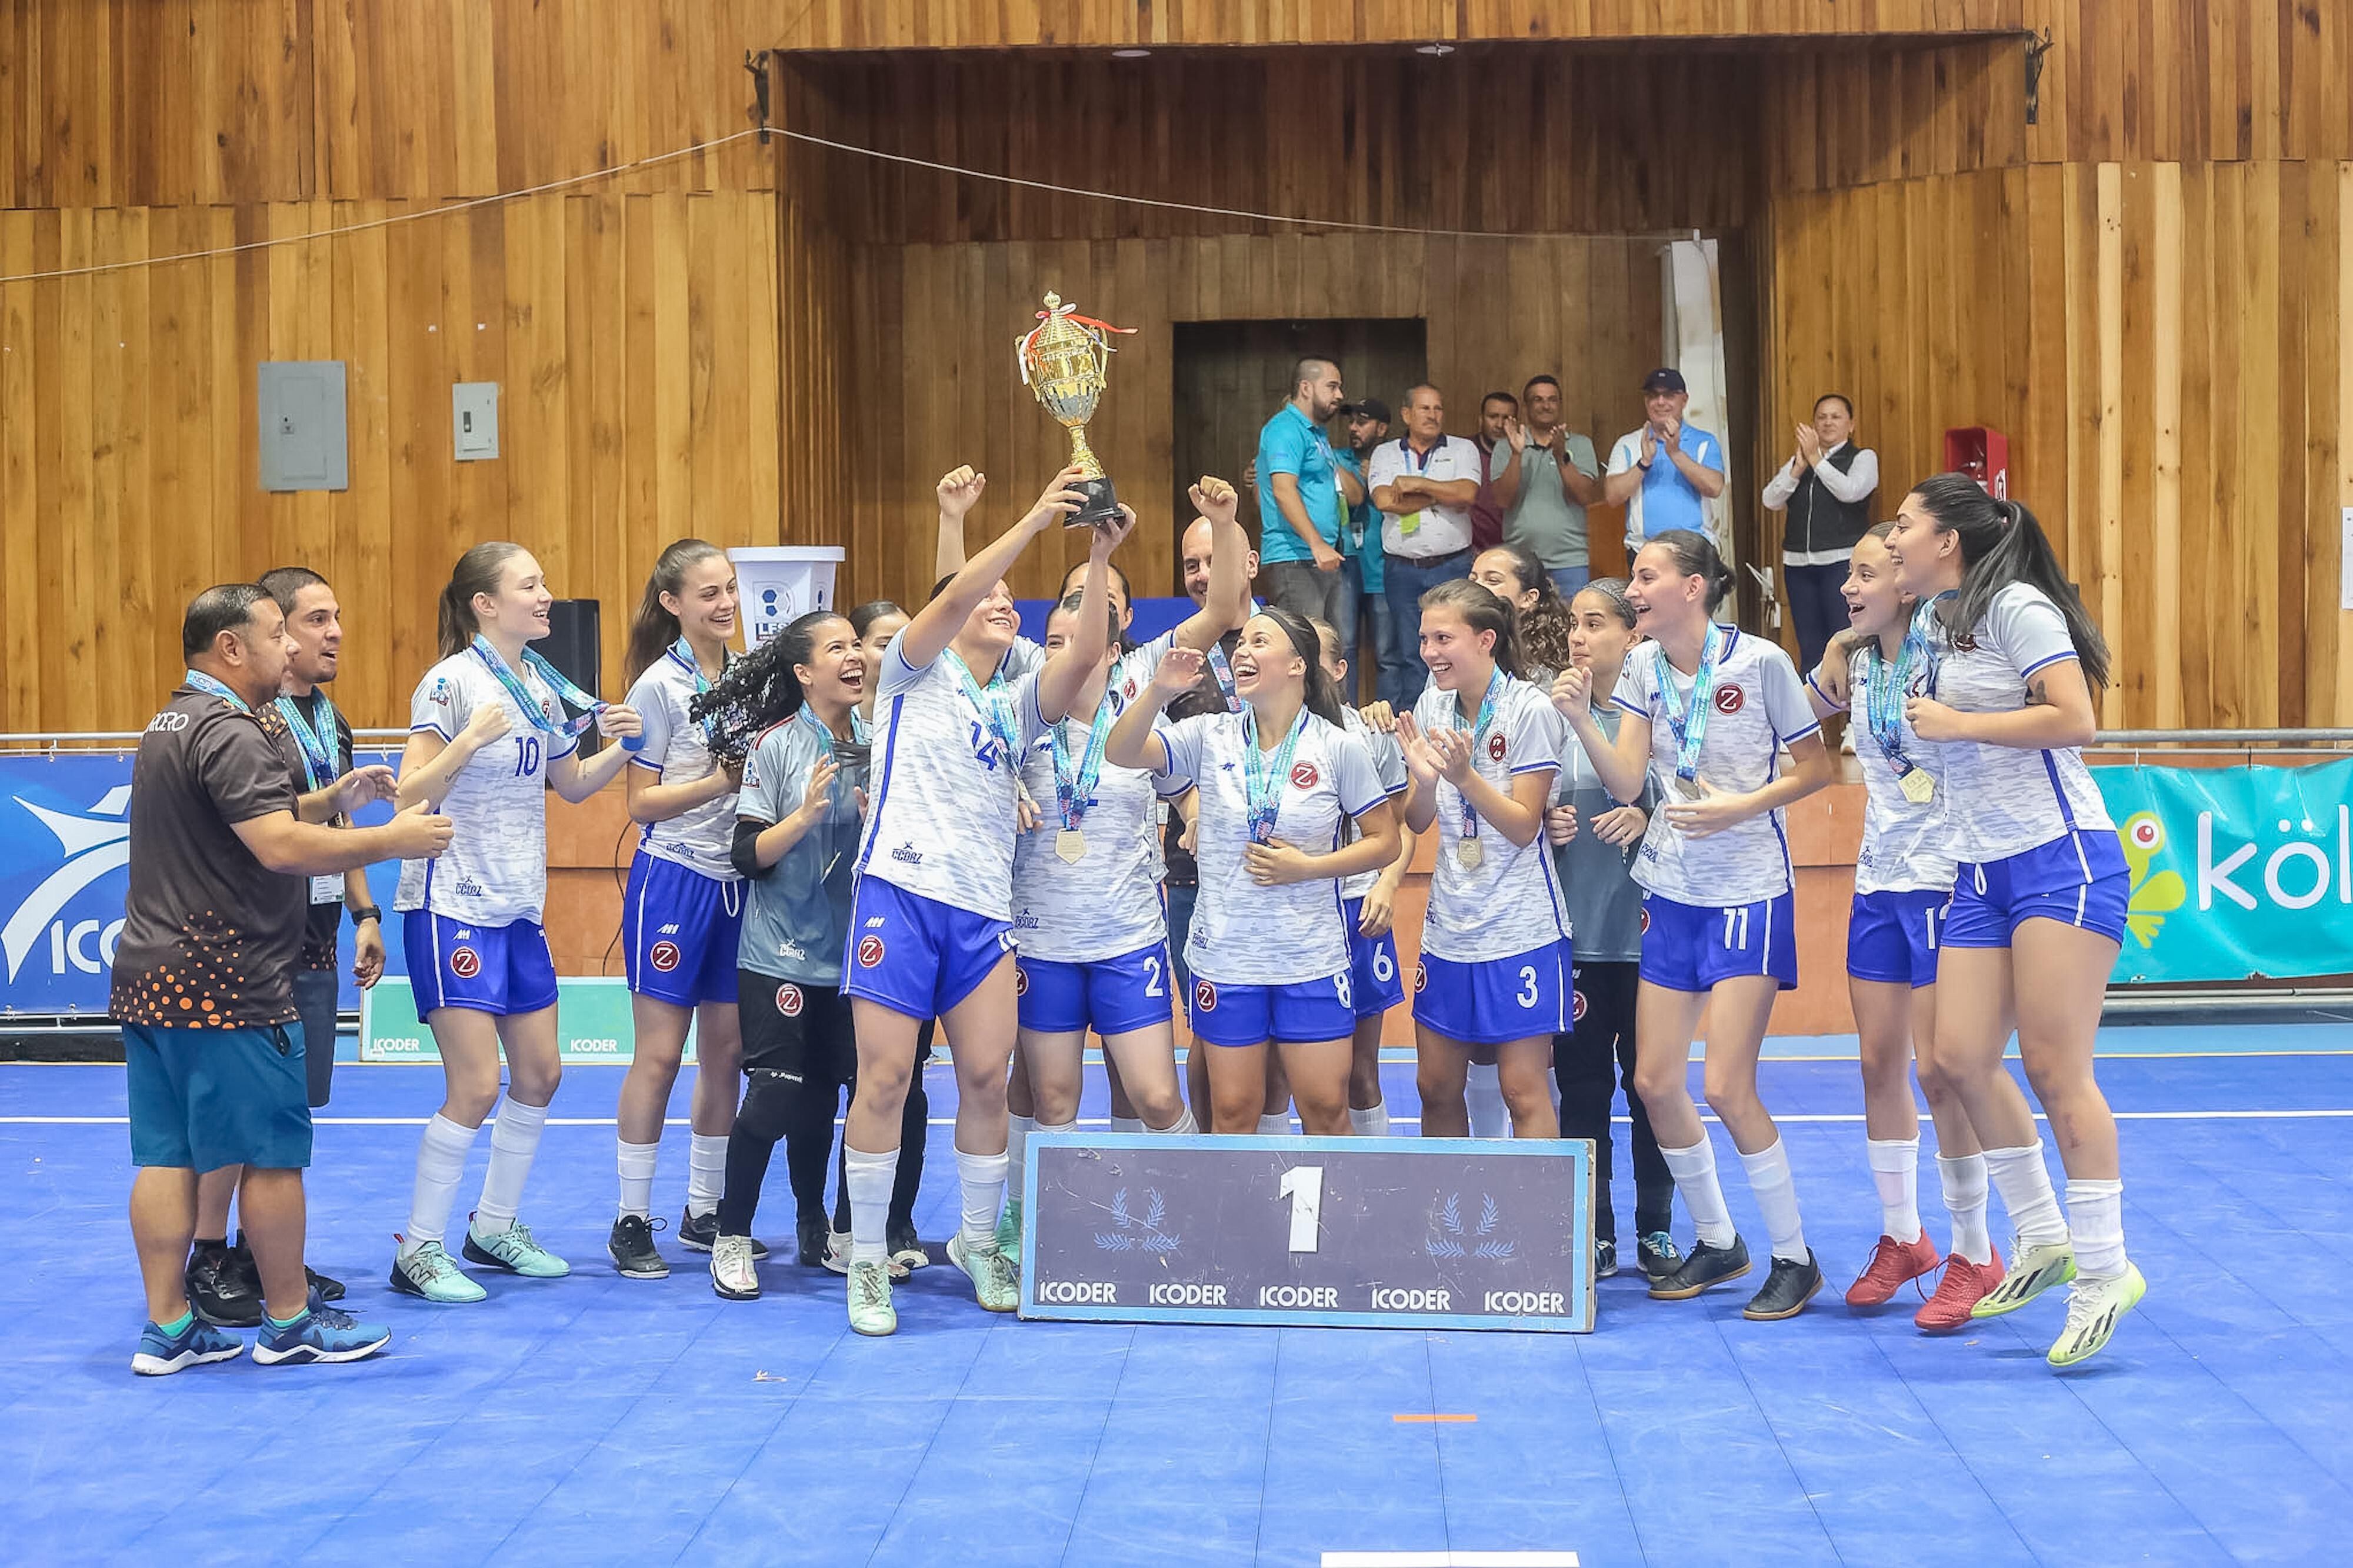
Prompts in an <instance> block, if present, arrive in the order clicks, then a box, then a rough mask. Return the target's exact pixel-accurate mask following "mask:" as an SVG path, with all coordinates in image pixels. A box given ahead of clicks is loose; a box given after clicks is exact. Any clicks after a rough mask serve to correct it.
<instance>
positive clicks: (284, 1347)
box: [253, 1290, 392, 1366]
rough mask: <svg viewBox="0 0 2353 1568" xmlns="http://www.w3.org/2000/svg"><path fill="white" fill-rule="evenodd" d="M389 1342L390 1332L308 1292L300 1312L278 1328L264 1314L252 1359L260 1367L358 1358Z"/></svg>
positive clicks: (376, 1350)
mask: <svg viewBox="0 0 2353 1568" xmlns="http://www.w3.org/2000/svg"><path fill="white" fill-rule="evenodd" d="M391 1342H392V1331H391V1330H390V1329H385V1328H379V1327H377V1326H376V1325H375V1324H374V1323H363V1322H361V1321H358V1320H357V1319H355V1318H353V1316H352V1315H351V1314H350V1313H349V1312H346V1311H344V1310H342V1309H341V1308H337V1307H330V1306H328V1305H327V1304H326V1303H325V1302H324V1301H322V1300H319V1293H318V1292H317V1291H315V1290H313V1291H312V1292H311V1301H310V1305H309V1307H308V1308H307V1309H306V1310H304V1311H303V1313H302V1315H301V1317H299V1318H297V1319H295V1320H294V1321H292V1322H290V1323H288V1324H287V1325H286V1326H285V1327H283V1328H280V1327H279V1326H278V1325H277V1324H276V1323H273V1322H271V1321H269V1318H268V1317H267V1316H264V1317H263V1319H262V1320H261V1337H260V1338H259V1340H256V1341H255V1342H254V1345H253V1359H254V1360H255V1361H256V1362H258V1363H260V1364H261V1365H263V1366H277V1365H280V1363H303V1362H314V1361H359V1360H362V1359H364V1358H365V1357H367V1356H372V1355H374V1354H375V1352H378V1351H380V1350H382V1349H384V1347H385V1346H386V1345H388V1344H390V1343H391Z"/></svg>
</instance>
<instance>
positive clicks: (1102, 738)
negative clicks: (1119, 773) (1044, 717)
mask: <svg viewBox="0 0 2353 1568" xmlns="http://www.w3.org/2000/svg"><path fill="white" fill-rule="evenodd" d="M1118 713H1119V707H1118V703H1117V701H1116V700H1115V693H1114V692H1113V690H1112V689H1111V688H1110V687H1108V686H1106V687H1105V688H1104V689H1103V700H1102V701H1101V702H1098V703H1097V704H1095V720H1094V729H1093V731H1092V733H1090V734H1089V735H1088V736H1087V749H1086V752H1084V754H1083V755H1082V756H1081V757H1080V759H1079V763H1078V766H1077V768H1076V769H1075V770H1073V769H1072V768H1071V735H1070V731H1071V721H1069V720H1068V719H1065V720H1063V721H1060V723H1058V724H1056V725H1055V726H1054V804H1055V805H1056V806H1057V807H1059V808H1060V811H1061V814H1062V826H1064V827H1067V828H1071V829H1072V830H1075V829H1076V828H1077V827H1078V826H1079V823H1080V820H1081V819H1082V818H1083V817H1084V816H1086V814H1087V807H1088V806H1090V805H1093V804H1094V798H1095V782H1096V781H1097V780H1098V779H1100V778H1102V777H1103V748H1104V747H1105V746H1106V745H1108V744H1110V742H1111V726H1112V721H1113V719H1114V718H1115V717H1117V715H1118Z"/></svg>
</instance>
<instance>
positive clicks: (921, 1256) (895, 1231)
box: [883, 1225, 932, 1279]
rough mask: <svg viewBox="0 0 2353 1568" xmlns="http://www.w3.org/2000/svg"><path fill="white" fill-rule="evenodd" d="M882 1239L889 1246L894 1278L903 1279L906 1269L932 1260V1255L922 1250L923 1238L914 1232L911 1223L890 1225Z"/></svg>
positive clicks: (917, 1266)
mask: <svg viewBox="0 0 2353 1568" xmlns="http://www.w3.org/2000/svg"><path fill="white" fill-rule="evenodd" d="M883 1241H884V1245H885V1246H886V1247H889V1248H890V1252H891V1272H892V1275H893V1276H894V1277H896V1278H900V1279H903V1278H905V1277H906V1274H907V1271H908V1270H910V1269H914V1268H923V1266H924V1265H925V1264H927V1263H929V1262H931V1260H932V1255H931V1254H930V1253H928V1252H926V1251H924V1250H923V1239H922V1237H918V1236H917V1235H916V1234H915V1227H914V1226H913V1225H894V1226H892V1227H891V1228H890V1230H889V1231H888V1232H887V1233H886V1234H885V1236H884V1237H883Z"/></svg>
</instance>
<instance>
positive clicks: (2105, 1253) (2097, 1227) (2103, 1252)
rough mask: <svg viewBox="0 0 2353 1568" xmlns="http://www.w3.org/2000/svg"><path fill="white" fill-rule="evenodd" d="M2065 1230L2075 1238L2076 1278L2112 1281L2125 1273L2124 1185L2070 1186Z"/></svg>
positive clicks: (2089, 1182) (2088, 1183)
mask: <svg viewBox="0 0 2353 1568" xmlns="http://www.w3.org/2000/svg"><path fill="white" fill-rule="evenodd" d="M2067 1226H2068V1228H2069V1229H2070V1230H2071V1231H2073V1233H2074V1237H2075V1271H2076V1272H2077V1273H2078V1274H2082V1275H2084V1276H2087V1277H2089V1278H2091V1279H2115V1278H2116V1276H2117V1275H2119V1274H2122V1273H2123V1272H2124V1271H2125V1184H2124V1183H2122V1182H2120V1181H2118V1182H2101V1181H2093V1180H2089V1179H2086V1180H2083V1181H2071V1182H2069V1183H2068V1184H2067Z"/></svg>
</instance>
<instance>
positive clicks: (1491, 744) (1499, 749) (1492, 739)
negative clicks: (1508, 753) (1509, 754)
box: [1487, 730, 1505, 763]
mask: <svg viewBox="0 0 2353 1568" xmlns="http://www.w3.org/2000/svg"><path fill="white" fill-rule="evenodd" d="M1504 749H1505V748H1504V732H1503V731H1501V730H1498V731H1495V732H1494V733H1493V734H1492V735H1490V736H1488V737H1487V757H1488V760H1489V761H1490V762H1497V763H1500V762H1502V761H1503V760H1504Z"/></svg>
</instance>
